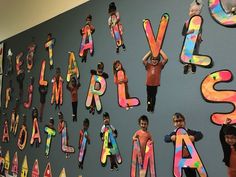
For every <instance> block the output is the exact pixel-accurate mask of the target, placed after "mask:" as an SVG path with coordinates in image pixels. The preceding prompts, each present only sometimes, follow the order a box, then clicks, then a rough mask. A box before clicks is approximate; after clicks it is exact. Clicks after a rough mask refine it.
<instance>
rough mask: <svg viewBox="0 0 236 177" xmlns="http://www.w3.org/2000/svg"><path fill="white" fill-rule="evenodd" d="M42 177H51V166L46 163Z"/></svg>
mask: <svg viewBox="0 0 236 177" xmlns="http://www.w3.org/2000/svg"><path fill="white" fill-rule="evenodd" d="M43 177H52V170H51V164H50V162H48V164H47V166H46V168H45V171H44V175H43Z"/></svg>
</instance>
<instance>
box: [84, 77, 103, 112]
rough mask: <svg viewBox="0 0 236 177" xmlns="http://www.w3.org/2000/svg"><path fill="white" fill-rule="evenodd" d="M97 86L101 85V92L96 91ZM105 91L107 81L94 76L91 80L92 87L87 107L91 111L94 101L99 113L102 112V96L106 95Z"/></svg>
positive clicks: (89, 91)
mask: <svg viewBox="0 0 236 177" xmlns="http://www.w3.org/2000/svg"><path fill="white" fill-rule="evenodd" d="M96 84H100V89H99V90H96V89H95V86H96ZM105 91H106V80H105V79H104V78H103V77H102V76H98V75H92V76H91V79H90V86H89V90H88V96H87V100H86V107H87V108H88V109H89V108H90V106H91V105H92V102H93V100H94V102H95V106H96V109H97V111H98V112H101V110H102V103H101V99H100V96H102V95H103V94H104V93H105Z"/></svg>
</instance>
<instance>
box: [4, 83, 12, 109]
mask: <svg viewBox="0 0 236 177" xmlns="http://www.w3.org/2000/svg"><path fill="white" fill-rule="evenodd" d="M12 92H13V86H12V80H9V84H8V87H7V88H6V95H5V108H6V109H7V108H8V105H9V102H10V101H11V96H12Z"/></svg>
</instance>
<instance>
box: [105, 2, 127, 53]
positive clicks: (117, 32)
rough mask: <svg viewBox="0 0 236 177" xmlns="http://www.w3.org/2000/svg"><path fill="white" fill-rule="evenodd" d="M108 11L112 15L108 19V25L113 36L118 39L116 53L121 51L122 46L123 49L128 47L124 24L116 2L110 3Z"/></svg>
mask: <svg viewBox="0 0 236 177" xmlns="http://www.w3.org/2000/svg"><path fill="white" fill-rule="evenodd" d="M108 13H109V15H110V16H109V19H108V26H109V28H110V31H111V35H112V37H113V38H114V39H115V41H116V53H119V48H120V46H121V47H122V48H123V50H125V49H126V48H125V44H124V42H123V38H122V35H123V26H122V24H121V23H120V14H119V12H118V11H117V10H116V5H115V3H114V2H111V3H110V4H109V8H108Z"/></svg>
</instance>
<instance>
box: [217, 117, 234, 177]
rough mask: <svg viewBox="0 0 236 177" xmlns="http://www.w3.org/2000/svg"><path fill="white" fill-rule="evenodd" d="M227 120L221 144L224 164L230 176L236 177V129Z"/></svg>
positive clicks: (221, 133) (221, 131) (222, 128)
mask: <svg viewBox="0 0 236 177" xmlns="http://www.w3.org/2000/svg"><path fill="white" fill-rule="evenodd" d="M231 121H232V120H231V119H229V118H227V119H226V120H225V123H224V124H223V126H222V127H221V130H220V142H221V146H222V149H223V152H224V159H223V162H224V163H225V165H226V166H227V167H228V176H229V177H235V176H236V127H235V126H234V125H230V123H231Z"/></svg>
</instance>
